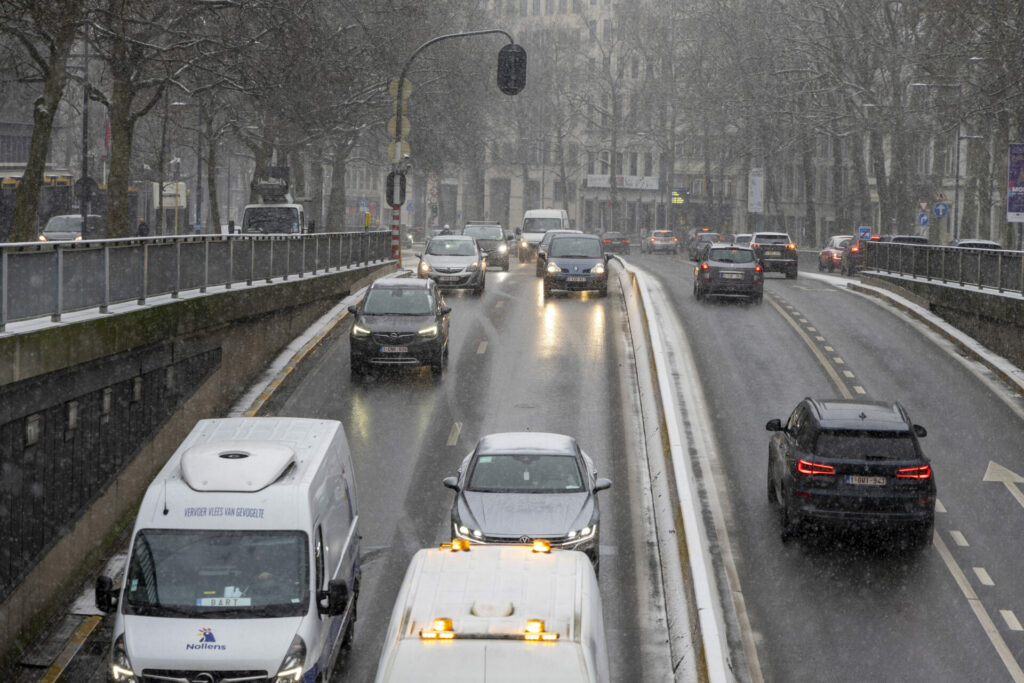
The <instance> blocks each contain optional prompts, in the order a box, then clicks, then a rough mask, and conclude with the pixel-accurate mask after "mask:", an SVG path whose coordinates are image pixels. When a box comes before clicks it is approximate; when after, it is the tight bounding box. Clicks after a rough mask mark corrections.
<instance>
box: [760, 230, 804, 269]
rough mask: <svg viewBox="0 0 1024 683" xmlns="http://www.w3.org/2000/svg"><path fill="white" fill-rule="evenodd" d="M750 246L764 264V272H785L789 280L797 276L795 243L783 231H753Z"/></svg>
mask: <svg viewBox="0 0 1024 683" xmlns="http://www.w3.org/2000/svg"><path fill="white" fill-rule="evenodd" d="M750 248H751V249H753V250H754V253H755V254H757V258H758V260H760V261H761V265H762V266H764V272H766V273H767V272H770V271H775V272H777V273H785V274H786V277H787V278H789V279H790V280H795V279H796V276H797V272H798V271H797V255H796V245H795V244H793V240H791V239H789V235H787V234H786V233H784V232H755V233H754V234H753V236H752V237H751V238H750Z"/></svg>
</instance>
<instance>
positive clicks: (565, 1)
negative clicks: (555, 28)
mask: <svg viewBox="0 0 1024 683" xmlns="http://www.w3.org/2000/svg"><path fill="white" fill-rule="evenodd" d="M568 11H569V0H558V12H559V13H560V14H565V13H566V12H568Z"/></svg>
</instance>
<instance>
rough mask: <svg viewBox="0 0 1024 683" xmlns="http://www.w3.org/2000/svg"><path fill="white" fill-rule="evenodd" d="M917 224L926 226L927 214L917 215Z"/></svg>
mask: <svg viewBox="0 0 1024 683" xmlns="http://www.w3.org/2000/svg"><path fill="white" fill-rule="evenodd" d="M917 224H918V225H928V212H926V211H922V212H921V213H919V214H917Z"/></svg>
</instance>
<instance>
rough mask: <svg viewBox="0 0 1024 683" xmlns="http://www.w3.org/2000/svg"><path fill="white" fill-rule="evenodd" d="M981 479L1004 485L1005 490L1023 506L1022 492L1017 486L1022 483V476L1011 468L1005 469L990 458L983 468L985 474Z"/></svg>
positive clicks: (1023, 481)
mask: <svg viewBox="0 0 1024 683" xmlns="http://www.w3.org/2000/svg"><path fill="white" fill-rule="evenodd" d="M982 481H996V482H1000V483H1002V484H1003V485H1004V486H1006V490H1007V491H1009V492H1010V493H1011V494H1012V495H1013V497H1014V498H1016V499H1017V502H1018V503H1020V504H1021V505H1022V506H1024V493H1022V492H1021V490H1020V489H1019V488H1017V485H1018V484H1024V477H1022V476H1020V475H1019V474H1017V473H1016V472H1014V471H1013V470H1010V469H1007V468H1005V467H1003V466H1002V465H1000V464H999V463H997V462H993V461H992V460H989V461H988V467H987V468H985V476H984V477H983V478H982Z"/></svg>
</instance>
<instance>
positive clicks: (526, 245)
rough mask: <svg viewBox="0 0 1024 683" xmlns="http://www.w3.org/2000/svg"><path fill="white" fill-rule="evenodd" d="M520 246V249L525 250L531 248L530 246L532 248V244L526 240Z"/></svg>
mask: <svg viewBox="0 0 1024 683" xmlns="http://www.w3.org/2000/svg"><path fill="white" fill-rule="evenodd" d="M519 246H520V247H522V248H523V249H526V248H527V247H529V246H530V243H529V242H527V241H526V240H522V241H521V242H520V243H519Z"/></svg>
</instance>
